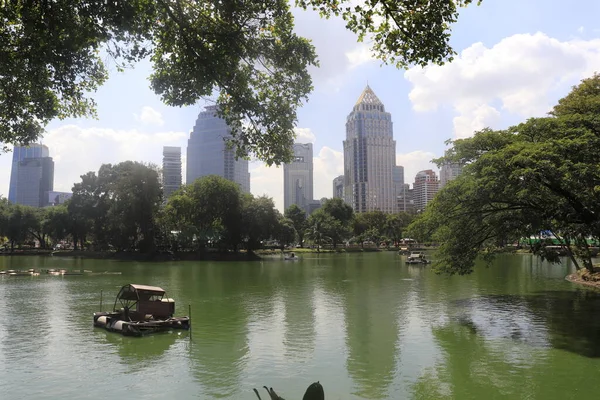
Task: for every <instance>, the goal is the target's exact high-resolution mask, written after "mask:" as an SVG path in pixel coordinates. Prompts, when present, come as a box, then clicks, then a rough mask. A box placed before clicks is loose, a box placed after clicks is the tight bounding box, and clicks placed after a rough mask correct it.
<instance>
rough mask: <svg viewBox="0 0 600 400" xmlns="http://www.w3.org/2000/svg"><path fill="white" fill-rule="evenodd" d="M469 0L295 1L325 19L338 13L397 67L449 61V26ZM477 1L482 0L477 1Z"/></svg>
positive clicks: (450, 59) (380, 55) (381, 55)
mask: <svg viewBox="0 0 600 400" xmlns="http://www.w3.org/2000/svg"><path fill="white" fill-rule="evenodd" d="M470 3H472V0H451V1H414V0H375V1H365V2H354V1H351V0H296V4H297V5H299V6H301V7H303V8H308V7H312V8H313V9H315V10H317V11H319V12H320V14H321V15H322V16H324V17H326V18H329V17H331V16H332V15H335V16H341V17H342V18H343V19H344V20H345V21H346V28H348V29H349V30H351V31H352V32H354V33H356V34H358V38H359V41H363V40H364V39H365V38H367V39H369V41H371V42H372V43H373V47H372V50H373V53H374V55H375V56H376V57H377V58H379V59H381V60H382V61H383V62H386V63H390V64H394V65H396V66H397V67H406V66H408V65H410V64H417V65H421V66H425V65H427V64H428V63H430V62H433V63H435V64H443V63H444V62H445V61H452V58H453V56H454V54H456V53H455V52H454V50H453V49H452V47H451V46H450V29H451V25H452V24H453V23H455V22H456V21H457V19H458V15H459V13H458V10H459V8H460V7H464V6H467V5H469V4H470ZM478 3H481V1H479V2H478Z"/></svg>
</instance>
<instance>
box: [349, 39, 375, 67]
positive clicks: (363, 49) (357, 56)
mask: <svg viewBox="0 0 600 400" xmlns="http://www.w3.org/2000/svg"><path fill="white" fill-rule="evenodd" d="M346 58H347V59H348V61H349V62H350V66H349V68H350V69H353V68H356V67H359V66H361V65H363V64H367V63H369V62H371V61H374V60H375V57H373V52H372V51H371V49H370V48H369V47H368V46H367V45H364V44H363V45H359V46H358V47H356V48H354V49H352V50H350V51H348V52H346Z"/></svg>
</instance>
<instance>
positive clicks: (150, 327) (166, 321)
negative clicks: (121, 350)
mask: <svg viewBox="0 0 600 400" xmlns="http://www.w3.org/2000/svg"><path fill="white" fill-rule="evenodd" d="M100 303H101V304H102V300H100ZM174 313H175V301H174V300H173V299H170V298H168V297H165V291H164V290H163V289H161V288H159V287H158V286H147V285H138V284H127V285H125V286H123V287H122V288H121V290H120V291H119V293H118V294H117V297H116V299H115V304H114V307H113V311H109V312H103V311H101V312H96V313H94V326H96V327H99V328H104V329H106V330H107V331H110V332H118V333H121V334H123V335H125V336H143V335H145V334H148V333H155V332H163V331H170V330H173V329H183V330H189V329H190V328H191V320H190V317H187V316H186V317H174V316H173V314H174Z"/></svg>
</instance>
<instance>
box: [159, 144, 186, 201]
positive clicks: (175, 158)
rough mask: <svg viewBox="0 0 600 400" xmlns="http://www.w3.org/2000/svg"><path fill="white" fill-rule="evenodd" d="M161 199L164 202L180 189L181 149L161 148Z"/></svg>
mask: <svg viewBox="0 0 600 400" xmlns="http://www.w3.org/2000/svg"><path fill="white" fill-rule="evenodd" d="M162 175H163V176H162V178H163V179H162V185H163V198H164V200H165V201H167V199H168V198H169V196H171V194H172V193H173V192H175V191H176V190H179V188H180V187H181V147H172V146H163V164H162Z"/></svg>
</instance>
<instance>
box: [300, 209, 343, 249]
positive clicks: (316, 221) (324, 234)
mask: <svg viewBox="0 0 600 400" xmlns="http://www.w3.org/2000/svg"><path fill="white" fill-rule="evenodd" d="M307 226H308V228H307V230H306V235H307V236H308V238H309V239H311V240H312V241H313V242H314V243H315V244H316V245H317V249H319V248H320V247H321V246H322V245H323V244H324V243H326V242H331V245H332V246H333V248H334V249H335V248H336V247H337V245H338V243H340V242H341V241H343V240H344V239H347V238H348V237H349V236H350V230H349V229H348V226H347V225H344V224H342V223H341V222H340V221H339V220H337V219H336V218H334V217H333V216H332V215H331V214H329V213H328V212H326V211H325V210H324V209H323V207H321V208H319V209H318V210H316V211H315V212H313V213H312V214H311V215H310V217H309V218H308V222H307Z"/></svg>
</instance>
